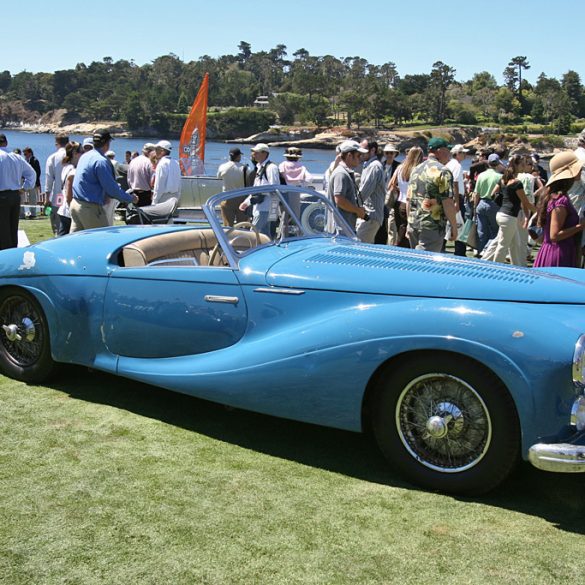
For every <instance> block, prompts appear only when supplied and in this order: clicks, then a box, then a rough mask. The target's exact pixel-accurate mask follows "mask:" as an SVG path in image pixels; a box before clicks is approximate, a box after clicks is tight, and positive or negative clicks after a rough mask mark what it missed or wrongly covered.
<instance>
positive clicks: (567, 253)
mask: <svg viewBox="0 0 585 585" xmlns="http://www.w3.org/2000/svg"><path fill="white" fill-rule="evenodd" d="M578 140H579V147H578V148H577V149H576V150H575V152H571V151H566V152H561V153H559V154H557V155H555V156H553V157H552V159H551V161H550V171H551V176H550V178H549V177H548V173H547V172H546V171H545V169H544V168H543V167H542V165H541V164H540V158H539V156H538V155H537V154H536V153H535V154H532V155H514V156H512V157H510V159H509V160H508V161H507V163H504V161H502V159H501V158H500V157H499V155H498V154H497V153H495V152H489V151H486V150H481V151H479V152H478V153H477V154H476V155H475V160H474V161H473V162H472V164H471V166H470V169H469V171H468V172H466V171H464V170H463V166H462V162H463V161H464V160H465V158H466V157H467V156H468V153H469V150H468V149H466V148H465V147H464V145H461V144H456V145H450V144H449V143H448V142H447V141H446V140H445V139H443V138H431V139H430V140H429V141H428V144H427V150H428V152H427V155H426V157H425V154H424V152H423V149H422V148H420V147H418V146H414V147H412V148H410V149H409V150H408V151H407V152H406V153H405V158H404V160H403V161H402V162H401V163H399V162H398V161H397V160H396V156H397V155H398V154H399V150H398V148H396V146H394V145H392V144H386V145H385V146H384V147H383V148H380V145H378V144H377V142H375V141H372V140H368V139H364V140H362V141H361V142H358V141H357V140H345V141H344V142H342V143H341V144H339V145H338V147H337V149H336V157H335V160H334V161H333V162H332V163H331V165H330V166H329V168H328V169H327V171H326V173H325V180H324V188H325V192H326V193H327V196H328V197H329V199H330V200H331V201H332V202H333V204H334V205H335V206H336V207H337V208H338V210H339V212H340V214H341V215H342V216H343V218H344V219H345V221H346V222H347V223H348V224H349V226H350V227H351V228H352V229H353V230H354V231H355V233H356V235H357V237H358V238H359V239H360V240H361V241H363V242H364V243H371V244H391V245H394V246H399V247H405V248H414V249H418V250H427V251H432V252H445V250H446V243H447V241H448V240H451V241H453V242H454V254H455V255H456V256H466V255H467V254H468V253H469V251H470V250H473V252H474V254H475V256H476V257H477V258H482V259H484V260H487V261H495V262H506V261H509V262H510V263H511V264H513V265H517V266H526V265H527V263H528V262H529V260H532V253H533V248H534V247H535V245H536V244H541V245H540V248H539V251H538V255H537V256H536V259H535V260H534V266H565V267H577V266H580V265H581V258H582V248H583V230H584V229H585V217H584V216H585V181H584V179H585V171H584V170H583V165H584V164H585V132H584V133H582V134H581V135H580V136H579V137H578ZM251 154H252V160H253V162H254V168H253V169H248V167H247V166H246V165H244V164H242V162H241V157H242V152H241V150H240V149H239V148H234V149H232V150H231V151H230V161H229V162H227V163H225V164H223V165H221V166H220V168H219V171H218V174H217V176H218V177H219V178H221V179H222V180H223V182H224V190H231V189H235V188H241V187H244V186H246V185H255V186H261V185H273V184H280V183H283V182H286V183H287V184H293V185H299V184H300V185H303V184H307V183H310V180H311V179H310V174H309V172H308V171H307V169H306V168H305V167H304V166H302V165H301V163H300V160H299V159H300V158H301V157H302V151H301V150H300V149H298V148H294V147H293V148H289V149H287V151H286V152H285V155H284V156H285V158H286V160H285V161H284V162H282V163H280V165H277V164H276V163H273V162H272V161H270V158H269V155H270V149H269V147H268V145H266V144H257V145H256V146H255V147H253V148H252V152H251ZM582 173H583V178H582ZM224 205H225V207H222V214H223V220H224V223H225V224H226V225H233V224H234V223H237V222H239V221H245V220H246V219H247V216H246V212H247V211H248V208H249V207H250V206H252V223H253V224H254V225H255V227H256V228H257V229H258V231H260V232H262V233H265V234H267V235H268V234H269V228H268V224H269V220H268V218H269V212H270V209H269V206H270V200H269V199H268V198H264V197H262V196H250V197H248V198H244V199H243V200H242V201H234V200H230V201H227V202H225V203H224ZM228 206H229V207H228ZM466 221H467V223H466ZM463 228H465V229H463ZM473 230H475V232H476V233H477V238H476V243H474V245H473V247H470V246H469V245H468V244H469V243H470V242H469V231H473ZM460 232H463V233H460Z"/></svg>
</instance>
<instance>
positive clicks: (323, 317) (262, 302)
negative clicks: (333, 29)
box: [0, 185, 585, 494]
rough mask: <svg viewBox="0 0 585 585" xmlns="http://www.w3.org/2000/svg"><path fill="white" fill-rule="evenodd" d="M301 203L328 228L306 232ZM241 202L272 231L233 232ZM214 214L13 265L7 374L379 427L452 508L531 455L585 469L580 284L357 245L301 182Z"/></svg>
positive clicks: (7, 296)
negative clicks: (100, 378) (94, 377)
mask: <svg viewBox="0 0 585 585" xmlns="http://www.w3.org/2000/svg"><path fill="white" fill-rule="evenodd" d="M307 195H309V196H310V201H311V203H310V208H311V213H315V205H318V206H320V207H321V211H320V214H319V215H320V216H321V217H322V220H320V221H317V222H311V221H307V220H306V218H303V217H302V215H303V213H304V212H306V209H307V205H306V204H303V201H304V200H305V199H306V196H307ZM246 198H249V200H250V202H252V203H253V205H252V207H250V209H254V210H257V209H260V205H261V204H262V203H263V202H265V201H267V202H268V207H269V209H270V211H269V215H268V219H269V222H268V223H267V224H266V226H265V227H263V228H262V229H263V232H264V233H262V232H260V231H258V230H257V229H256V227H255V226H256V225H262V224H261V223H260V224H259V223H258V219H259V217H260V216H259V215H257V216H256V215H255V216H253V218H251V221H252V223H250V222H243V223H240V224H236V225H235V226H233V227H227V226H222V225H221V221H220V219H219V209H220V206H221V205H224V206H231V207H232V208H234V207H238V206H239V204H240V202H241V201H242V200H245V199H246ZM264 207H266V205H264ZM205 214H206V216H207V220H208V225H206V226H201V225H200V226H188V225H187V226H180V227H178V226H136V227H133V226H124V227H113V228H107V229H100V230H91V231H87V232H81V233H77V234H72V235H69V236H67V237H64V238H59V239H55V240H51V241H46V242H42V243H39V244H37V245H33V246H30V247H27V248H19V249H13V250H6V251H4V252H1V253H0V276H1V280H0V327H1V328H0V371H1V372H2V373H3V374H5V375H7V376H11V377H13V378H16V379H18V380H23V381H25V382H30V383H38V382H42V381H43V380H45V379H46V378H48V377H49V376H50V375H51V374H52V373H53V371H54V370H55V367H56V365H57V364H82V365H85V366H89V367H91V368H94V369H98V370H103V371H105V372H111V373H112V374H117V375H119V376H124V377H127V378H131V379H133V380H140V381H143V382H146V383H148V384H154V385H156V386H160V387H163V388H168V389H170V390H174V391H177V392H183V393H186V394H190V395H193V396H196V397H201V398H204V399H208V400H212V401H216V402H219V403H223V404H226V405H230V406H233V407H237V408H242V409H249V410H254V411H257V412H262V413H267V414H270V415H275V416H280V417H285V418H290V419H295V420H299V421H306V422H309V423H315V424H319V425H327V426H331V427H337V428H340V429H348V430H351V431H371V432H372V434H373V435H374V437H375V439H376V441H377V443H378V445H379V447H380V448H381V450H382V452H383V453H384V454H385V456H386V457H387V458H388V459H389V461H390V463H391V464H392V465H393V466H395V467H396V468H398V469H399V470H400V471H401V472H402V473H403V474H404V476H405V477H406V478H407V479H409V480H410V481H411V482H414V483H417V484H420V485H422V486H425V487H427V488H430V489H438V490H443V491H446V492H450V493H466V494H472V493H481V492H485V491H487V490H490V489H491V488H493V487H495V486H496V485H498V484H499V483H500V482H502V481H503V480H504V479H505V478H506V477H507V476H508V474H509V473H510V472H511V470H512V469H513V467H514V465H515V464H516V462H517V460H518V458H519V457H520V456H522V457H524V458H528V459H529V460H530V461H531V462H532V463H533V464H534V465H535V466H536V467H538V468H541V469H543V470H548V471H564V472H583V471H585V446H584V445H585V440H584V431H585V397H584V395H583V388H584V381H585V379H584V368H585V357H584V354H585V335H584V334H585V272H584V271H582V270H577V269H556V270H548V271H544V270H537V269H521V268H515V267H511V266H507V265H503V264H496V263H492V262H483V261H480V260H472V259H465V258H458V257H453V256H451V255H444V254H433V253H427V252H419V251H412V250H406V249H401V248H394V247H389V246H374V245H366V244H362V243H360V242H359V241H357V240H356V238H355V236H354V233H353V232H352V230H351V229H350V227H349V226H348V225H347V224H346V223H345V221H344V220H343V218H342V217H341V216H340V214H339V213H338V211H337V210H336V209H335V208H334V207H333V206H332V205H331V204H330V202H329V201H328V200H327V198H326V197H324V196H322V195H320V194H318V193H315V191H311V192H310V193H306V192H304V191H303V190H302V189H300V188H294V187H288V186H280V185H279V186H272V187H255V188H252V189H247V190H243V191H234V192H228V193H224V194H219V195H216V196H214V197H212V198H211V199H210V200H209V201H208V202H207V203H206V205H205ZM65 373H66V370H65ZM145 391H146V389H145Z"/></svg>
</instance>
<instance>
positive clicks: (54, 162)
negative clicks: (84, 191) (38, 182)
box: [45, 134, 69, 236]
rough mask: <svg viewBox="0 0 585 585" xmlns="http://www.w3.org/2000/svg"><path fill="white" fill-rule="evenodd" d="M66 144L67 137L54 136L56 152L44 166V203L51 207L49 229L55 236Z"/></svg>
mask: <svg viewBox="0 0 585 585" xmlns="http://www.w3.org/2000/svg"><path fill="white" fill-rule="evenodd" d="M68 142H69V136H66V135H65V134H57V136H55V146H56V147H57V151H56V152H54V153H53V154H52V155H51V156H49V158H48V159H47V163H46V165H45V202H46V203H47V204H48V205H50V206H51V215H50V219H51V228H52V230H53V235H55V236H56V235H57V232H58V231H59V215H58V214H57V210H58V209H59V207H60V206H61V203H63V193H62V190H63V186H62V184H61V171H62V170H63V157H64V156H65V146H66V145H67V143H68Z"/></svg>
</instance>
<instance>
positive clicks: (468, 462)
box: [396, 373, 492, 473]
mask: <svg viewBox="0 0 585 585" xmlns="http://www.w3.org/2000/svg"><path fill="white" fill-rule="evenodd" d="M396 425H397V428H398V433H399V435H400V439H401V441H402V442H403V444H404V446H405V447H406V449H407V451H408V452H409V453H410V454H411V455H412V456H413V457H414V458H415V459H417V461H419V462H420V463H422V464H423V465H425V466H427V467H429V468H431V469H435V470H437V471H442V472H445V473H456V472H459V471H464V470H466V469H469V468H470V467H473V466H474V465H476V464H477V463H478V462H479V461H481V459H482V458H483V456H484V455H485V453H486V451H487V449H488V447H489V445H490V441H491V434H492V425H491V420H490V417H489V413H488V411H487V408H486V405H485V403H484V401H483V400H482V399H481V397H480V396H479V394H478V393H477V392H476V391H475V390H474V389H473V388H472V387H471V386H470V385H469V384H467V383H466V382H464V381H463V380H460V379H459V378H456V377H454V376H450V375H447V374H433V373H431V374H426V375H424V376H420V377H419V378H416V379H415V380H413V381H412V382H411V383H410V384H408V386H407V387H406V388H404V390H403V391H402V393H401V395H400V396H399V398H398V402H397V405H396Z"/></svg>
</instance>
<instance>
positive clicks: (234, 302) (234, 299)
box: [203, 295, 240, 305]
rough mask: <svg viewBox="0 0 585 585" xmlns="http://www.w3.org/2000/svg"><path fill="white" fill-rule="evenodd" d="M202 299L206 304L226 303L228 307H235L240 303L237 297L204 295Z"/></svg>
mask: <svg viewBox="0 0 585 585" xmlns="http://www.w3.org/2000/svg"><path fill="white" fill-rule="evenodd" d="M203 298H204V299H205V300H206V301H207V302H208V303H228V304H230V305H237V304H238V303H239V302H240V299H239V298H238V297H224V296H221V295H205V297H203Z"/></svg>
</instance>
